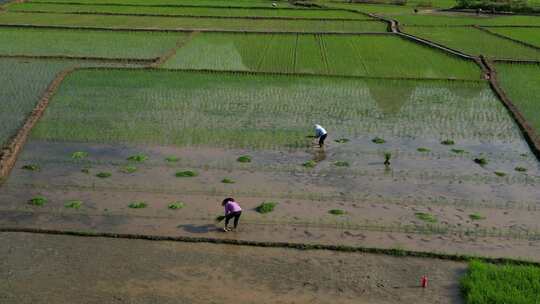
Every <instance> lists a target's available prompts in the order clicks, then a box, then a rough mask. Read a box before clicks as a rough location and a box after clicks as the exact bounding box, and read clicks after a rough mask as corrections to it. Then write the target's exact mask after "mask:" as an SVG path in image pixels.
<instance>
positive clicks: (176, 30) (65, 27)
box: [0, 20, 394, 36]
mask: <svg viewBox="0 0 540 304" xmlns="http://www.w3.org/2000/svg"><path fill="white" fill-rule="evenodd" d="M358 22H380V21H377V20H374V21H371V20H368V21H361V20H359V21H358ZM2 27H6V28H32V29H56V30H81V31H123V32H170V33H186V32H188V33H189V32H209V33H247V34H249V33H254V34H299V35H313V34H324V35H374V36H376V35H392V34H394V33H390V32H348V31H323V32H321V31H319V32H316V31H312V32H299V31H259V30H224V29H205V28H198V29H197V28H168V29H167V28H156V27H147V28H121V27H99V26H69V25H35V24H8V23H3V24H2V23H0V28H2Z"/></svg>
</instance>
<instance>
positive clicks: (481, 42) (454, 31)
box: [405, 26, 540, 60]
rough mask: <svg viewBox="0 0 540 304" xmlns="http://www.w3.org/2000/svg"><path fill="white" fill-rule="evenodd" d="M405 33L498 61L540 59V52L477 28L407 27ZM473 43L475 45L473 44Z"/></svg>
mask: <svg viewBox="0 0 540 304" xmlns="http://www.w3.org/2000/svg"><path fill="white" fill-rule="evenodd" d="M405 32H406V33H408V34H412V35H415V36H418V37H421V38H426V39H429V40H432V41H434V42H437V43H439V44H442V45H445V46H448V47H451V48H454V49H457V50H460V51H462V52H464V53H466V54H469V55H474V56H478V55H484V56H486V57H489V58H497V59H530V60H539V59H540V50H537V49H534V48H531V47H527V46H524V45H521V44H519V43H516V42H513V41H509V40H506V39H504V38H500V37H497V36H494V35H491V34H489V33H486V32H483V31H481V30H479V29H475V28H463V27H412V26H408V27H405ZM472 41H474V43H471V42H472Z"/></svg>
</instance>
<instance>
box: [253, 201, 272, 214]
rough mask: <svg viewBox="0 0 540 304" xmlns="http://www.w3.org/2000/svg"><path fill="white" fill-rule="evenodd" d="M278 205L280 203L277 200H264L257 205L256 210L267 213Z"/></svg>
mask: <svg viewBox="0 0 540 304" xmlns="http://www.w3.org/2000/svg"><path fill="white" fill-rule="evenodd" d="M277 205H278V203H276V202H264V203H262V204H260V205H259V206H257V208H255V210H256V211H257V212H259V213H262V214H265V213H270V212H272V211H274V208H276V206H277Z"/></svg>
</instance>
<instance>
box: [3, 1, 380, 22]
mask: <svg viewBox="0 0 540 304" xmlns="http://www.w3.org/2000/svg"><path fill="white" fill-rule="evenodd" d="M8 11H11V12H36V11H37V12H50V13H55V12H56V13H95V14H134V15H137V14H139V15H140V14H144V15H158V16H159V15H165V16H202V17H214V16H216V17H258V18H272V17H279V18H315V19H358V20H372V19H371V18H370V17H367V16H366V15H362V14H358V13H354V12H349V11H340V10H313V9H311V10H310V9H273V8H268V9H261V8H257V9H250V8H228V9H220V8H215V7H163V6H152V4H151V3H149V5H145V6H125V5H117V6H115V5H111V4H107V5H94V4H85V5H72V4H70V5H67V4H51V3H34V2H30V3H28V2H27V3H15V4H13V5H10V6H9V7H8Z"/></svg>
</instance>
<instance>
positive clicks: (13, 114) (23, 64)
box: [0, 58, 104, 146]
mask: <svg viewBox="0 0 540 304" xmlns="http://www.w3.org/2000/svg"><path fill="white" fill-rule="evenodd" d="M100 65H104V64H103V63H97V62H92V61H76V60H47V61H45V60H36V59H24V60H20V59H10V58H1V59H0V71H2V73H0V83H1V84H2V90H0V101H1V102H0V146H2V145H4V144H5V143H6V141H7V140H8V139H9V138H10V137H11V136H13V135H15V133H16V132H17V130H18V128H20V127H21V126H22V124H23V123H24V121H25V119H26V117H27V116H28V114H30V112H32V110H33V109H34V106H35V105H36V104H37V102H38V101H39V98H40V97H41V96H42V94H43V93H44V91H45V90H46V89H47V87H48V85H49V83H50V82H51V81H52V80H53V79H54V78H55V77H56V75H57V74H58V73H60V72H61V71H62V70H65V69H68V68H71V67H77V66H79V67H82V66H100Z"/></svg>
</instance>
